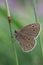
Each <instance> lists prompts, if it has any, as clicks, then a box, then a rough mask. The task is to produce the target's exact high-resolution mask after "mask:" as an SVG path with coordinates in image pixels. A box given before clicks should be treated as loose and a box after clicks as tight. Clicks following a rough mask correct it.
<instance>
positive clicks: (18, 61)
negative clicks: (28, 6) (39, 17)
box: [0, 8, 43, 65]
mask: <svg viewBox="0 0 43 65" xmlns="http://www.w3.org/2000/svg"><path fill="white" fill-rule="evenodd" d="M31 12H32V14H31ZM6 13H7V12H6V10H4V9H2V8H0V65H43V64H42V60H43V54H42V53H43V51H42V45H43V44H42V43H43V33H42V32H43V30H42V29H41V30H42V31H41V32H40V36H39V37H38V38H37V45H36V47H35V48H34V49H33V50H32V51H31V52H28V53H25V52H23V51H22V50H21V47H20V45H19V44H18V43H19V42H18V41H17V40H15V41H14V51H13V48H12V41H11V34H10V29H9V23H8V20H7V14H6ZM27 14H28V16H29V17H30V19H26V17H24V19H23V18H22V19H21V18H18V17H16V16H12V30H13V31H14V29H20V28H22V27H24V26H25V25H27V24H30V23H33V22H35V19H34V15H33V14H34V13H33V10H30V12H28V13H26V14H25V16H26V15H27ZM29 17H28V18H29ZM21 21H22V22H21ZM40 24H43V21H40ZM41 28H42V26H41ZM13 33H14V32H13Z"/></svg>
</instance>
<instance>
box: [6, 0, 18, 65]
mask: <svg viewBox="0 0 43 65" xmlns="http://www.w3.org/2000/svg"><path fill="white" fill-rule="evenodd" d="M5 2H6V3H5V4H6V8H7V13H8V21H9V28H10V34H11V40H12V49H13V53H14V54H15V57H16V65H19V64H18V57H17V52H16V48H15V45H14V43H15V40H14V37H13V34H12V27H11V16H10V11H9V6H8V1H7V0H6V1H5Z"/></svg>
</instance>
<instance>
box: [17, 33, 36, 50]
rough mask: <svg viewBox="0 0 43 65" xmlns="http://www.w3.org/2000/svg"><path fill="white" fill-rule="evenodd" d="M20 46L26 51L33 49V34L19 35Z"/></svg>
mask: <svg viewBox="0 0 43 65" xmlns="http://www.w3.org/2000/svg"><path fill="white" fill-rule="evenodd" d="M17 39H18V41H19V42H20V46H21V48H22V49H23V50H24V51H29V50H31V49H32V48H33V47H34V45H35V40H34V38H33V37H32V36H26V35H24V34H19V35H18V36H17Z"/></svg>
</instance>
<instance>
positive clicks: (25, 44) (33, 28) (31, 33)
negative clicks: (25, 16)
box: [14, 23, 40, 51]
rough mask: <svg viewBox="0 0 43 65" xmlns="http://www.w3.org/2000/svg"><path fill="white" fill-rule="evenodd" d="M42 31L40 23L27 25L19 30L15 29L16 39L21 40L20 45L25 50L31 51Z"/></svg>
mask: <svg viewBox="0 0 43 65" xmlns="http://www.w3.org/2000/svg"><path fill="white" fill-rule="evenodd" d="M39 31H40V24H39V23H33V24H29V25H27V26H25V27H24V28H22V29H20V30H19V31H16V30H15V31H14V33H15V37H16V39H17V40H18V41H19V42H20V46H21V48H22V49H23V50H24V51H30V50H32V49H33V48H34V46H35V38H36V37H37V36H38V34H39Z"/></svg>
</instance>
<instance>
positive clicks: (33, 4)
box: [32, 0, 42, 55]
mask: <svg viewBox="0 0 43 65" xmlns="http://www.w3.org/2000/svg"><path fill="white" fill-rule="evenodd" d="M32 6H33V10H34V15H35V21H36V22H38V19H37V14H36V9H35V3H34V0H32ZM39 42H40V48H41V55H42V46H41V37H40V36H39Z"/></svg>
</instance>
